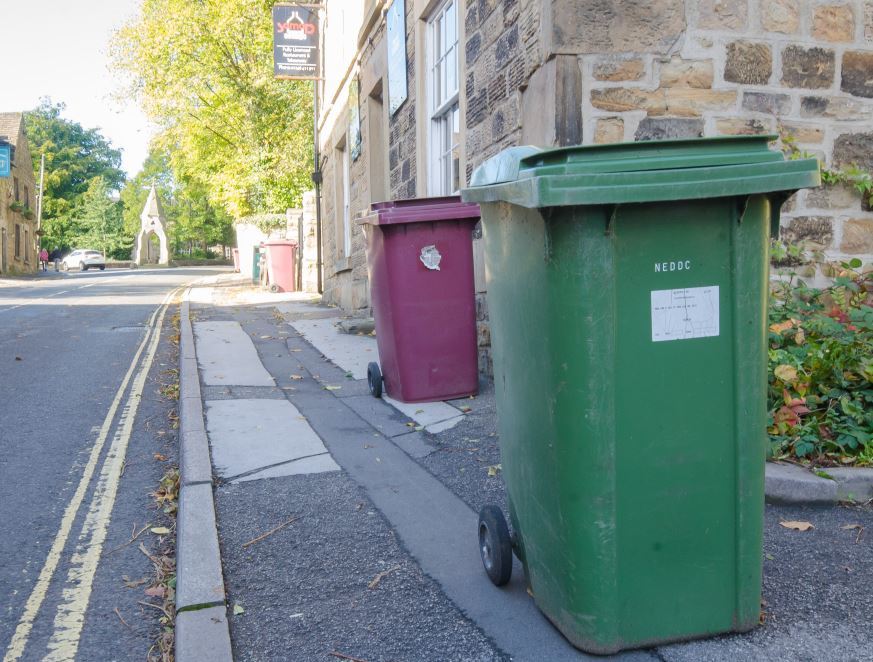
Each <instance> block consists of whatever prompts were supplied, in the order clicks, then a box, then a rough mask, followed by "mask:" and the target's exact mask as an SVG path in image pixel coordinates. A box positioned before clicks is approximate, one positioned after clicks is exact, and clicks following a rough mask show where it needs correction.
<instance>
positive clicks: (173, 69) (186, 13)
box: [112, 0, 312, 218]
mask: <svg viewBox="0 0 873 662" xmlns="http://www.w3.org/2000/svg"><path fill="white" fill-rule="evenodd" d="M272 4H273V3H272V0H269V1H267V0H202V1H200V2H190V1H189V0H143V3H142V7H141V10H140V12H139V15H137V16H135V17H134V18H133V19H132V20H131V21H130V23H128V24H127V25H126V26H124V27H123V28H121V29H120V30H119V31H118V32H117V33H116V35H115V38H114V41H113V47H112V52H113V60H114V63H115V67H116V68H117V69H118V70H120V71H122V72H125V73H127V74H128V75H129V80H130V86H131V90H130V92H131V93H132V94H133V95H134V96H135V97H136V98H138V99H139V100H140V102H141V104H142V106H143V108H144V110H145V112H146V114H147V115H148V116H149V117H150V118H151V119H152V120H153V121H154V122H156V123H157V124H158V126H159V127H161V129H162V131H161V135H160V137H159V147H160V148H161V149H163V150H164V151H165V152H166V153H167V154H168V156H169V162H170V165H171V167H172V170H173V173H174V175H175V177H176V180H177V181H184V182H187V183H189V184H190V185H191V187H192V190H193V189H194V187H195V186H200V187H202V189H203V190H204V191H205V192H206V193H207V194H208V197H209V200H210V201H211V202H213V203H214V204H216V205H219V206H221V207H223V208H224V209H225V210H226V211H227V212H228V213H229V214H231V215H232V216H234V217H237V218H238V217H240V216H246V215H249V214H252V213H258V212H281V211H284V209H285V208H287V207H293V206H297V205H299V204H300V201H301V197H302V194H303V191H305V190H306V189H307V188H308V187H309V185H310V184H309V173H310V172H311V170H312V165H311V159H312V149H311V127H312V101H311V84H310V83H308V82H302V81H277V80H275V79H274V78H273V65H272V27H271V16H270V11H271V6H272ZM200 211H204V210H202V209H201V210H200Z"/></svg>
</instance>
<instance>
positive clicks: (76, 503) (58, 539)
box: [0, 290, 176, 662]
mask: <svg viewBox="0 0 873 662" xmlns="http://www.w3.org/2000/svg"><path fill="white" fill-rule="evenodd" d="M175 291H176V290H174V292H171V293H170V294H168V295H167V297H166V298H165V299H164V303H162V304H161V305H160V306H159V307H158V308H156V309H155V311H154V312H153V313H152V314H151V317H150V318H149V323H148V330H147V332H146V335H145V337H144V338H143V340H142V342H141V343H140V345H139V347H138V348H137V350H136V354H134V357H133V360H132V361H131V363H130V368H128V370H127V374H125V376H124V379H123V380H122V382H121V386H119V388H118V391H117V392H116V393H115V398H113V400H112V404H111V405H110V407H109V411H108V412H107V414H106V418H105V419H104V420H103V425H102V426H101V427H100V434H99V435H98V437H97V440H96V441H95V442H94V446H93V447H92V449H91V454H90V455H89V457H88V462H87V464H86V465H85V470H84V472H83V473H82V478H81V479H80V480H79V485H78V487H77V488H76V492H75V493H74V494H73V498H72V499H71V500H70V502H69V503H68V504H67V507H66V509H65V510H64V516H63V518H62V519H61V524H60V527H59V528H58V533H57V535H56V536H55V539H54V541H53V542H52V546H51V549H50V550H49V553H48V555H47V556H46V560H45V563H44V564H43V567H42V570H40V573H39V577H38V578H37V580H36V584H35V585H34V587H33V590H32V591H31V593H30V596H29V597H28V599H27V603H26V604H25V606H24V613H23V614H22V616H21V619H20V620H19V622H18V626H17V627H16V628H15V634H14V635H13V637H12V641H10V642H9V646H8V648H7V649H6V654H5V655H4V656H3V662H12V661H13V660H17V659H19V658H20V657H21V656H22V654H23V653H24V649H25V647H26V646H27V641H28V638H29V637H30V631H31V629H32V628H33V622H34V620H35V619H36V616H37V613H38V612H39V609H40V607H41V606H42V603H43V601H44V600H45V596H46V593H47V591H48V587H49V584H50V583H51V580H52V577H53V576H54V573H55V570H56V569H57V567H58V563H59V562H60V560H61V554H62V552H63V550H64V547H65V546H66V544H67V539H68V538H69V536H70V530H71V529H72V527H73V522H74V521H75V519H76V514H77V513H78V512H79V508H80V506H81V505H82V501H83V500H84V498H85V492H86V491H87V489H88V485H89V484H90V482H91V478H92V477H93V476H94V470H95V468H96V467H97V461H98V460H99V459H100V453H101V452H102V451H103V446H104V445H105V443H106V438H107V437H108V436H109V430H110V428H111V427H112V421H113V419H114V418H115V414H116V412H117V411H118V406H119V405H120V404H121V399H122V397H124V392H125V391H126V390H127V386H128V383H129V382H130V379H131V377H132V375H133V373H134V370H135V369H136V366H137V364H138V363H139V359H140V356H141V355H142V353H143V350H144V349H145V347H146V345H148V343H149V340H150V338H151V337H152V336H153V332H154V326H153V323H154V321H155V319H156V318H157V316H158V312H159V311H160V310H161V309H162V308H164V306H165V304H166V302H167V301H169V300H170V297H171V296H172V295H173V294H174V293H175ZM0 312H5V311H0Z"/></svg>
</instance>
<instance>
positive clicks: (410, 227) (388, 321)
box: [358, 196, 479, 402]
mask: <svg viewBox="0 0 873 662" xmlns="http://www.w3.org/2000/svg"><path fill="white" fill-rule="evenodd" d="M478 221H479V206H478V205H476V204H470V203H464V202H461V200H460V198H459V197H456V196H451V197H442V198H419V199H415V200H397V201H393V202H380V203H376V204H374V205H372V207H371V213H370V215H369V216H366V217H364V218H362V219H360V220H359V221H358V223H359V224H361V225H362V226H363V229H364V232H365V234H366V237H367V266H368V269H369V276H370V294H371V299H372V305H373V316H374V317H375V321H376V341H377V344H378V348H379V360H380V363H381V365H380V363H375V362H373V363H370V365H369V366H368V369H367V381H368V384H369V387H370V392H371V393H372V394H373V395H374V396H375V397H380V396H381V395H382V389H383V385H384V389H385V391H386V392H387V394H388V395H389V396H391V397H392V398H394V399H396V400H401V401H403V402H428V401H433V400H449V399H452V398H460V397H464V396H468V395H473V394H475V393H476V392H477V391H478V388H479V370H478V361H477V359H478V357H477V350H476V302H475V286H474V283H473V240H472V236H471V235H472V230H473V226H474V225H475V224H476V223H477V222H478Z"/></svg>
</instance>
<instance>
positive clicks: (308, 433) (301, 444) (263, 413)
mask: <svg viewBox="0 0 873 662" xmlns="http://www.w3.org/2000/svg"><path fill="white" fill-rule="evenodd" d="M206 430H207V432H208V434H209V440H210V443H211V445H212V461H213V466H214V467H215V472H216V474H218V475H219V476H221V477H222V478H227V479H232V478H235V477H240V476H241V474H249V473H251V472H253V471H256V470H259V469H265V468H268V467H269V468H271V469H272V468H275V469H274V470H272V471H271V472H270V475H273V476H286V475H292V474H300V473H309V472H308V471H307V470H306V469H307V468H312V469H313V470H320V471H325V470H334V469H332V468H331V469H325V468H323V467H324V466H326V465H324V464H319V463H312V464H307V463H300V462H299V460H301V459H302V458H306V457H313V456H318V455H322V454H324V453H326V452H327V449H326V448H325V447H324V444H323V443H322V442H321V439H319V437H318V435H317V434H315V431H314V430H313V429H312V428H311V427H310V425H309V423H308V422H307V421H306V419H305V418H304V417H303V416H302V415H301V414H300V412H299V411H298V409H297V408H296V407H295V406H294V405H293V404H291V403H290V402H288V401H287V400H251V399H241V400H210V401H208V402H207V403H206ZM292 460H298V462H292ZM280 465H281V466H280Z"/></svg>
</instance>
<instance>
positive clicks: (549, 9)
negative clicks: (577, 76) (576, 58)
mask: <svg viewBox="0 0 873 662" xmlns="http://www.w3.org/2000/svg"><path fill="white" fill-rule="evenodd" d="M742 1H743V2H745V0H742ZM544 2H545V4H546V11H545V14H546V20H547V24H546V25H545V26H544V27H545V28H546V35H545V38H546V50H547V52H550V53H568V54H574V55H575V54H585V53H630V52H637V53H639V52H646V53H656V54H664V53H667V52H668V51H669V49H670V48H671V47H672V46H673V45H674V44H675V43H676V41H677V40H678V39H679V38H680V37H681V36H682V32H683V31H684V30H685V3H684V2H683V0H648V1H647V2H640V1H639V0H612V1H610V2H606V1H604V0H544ZM530 4H532V5H533V4H537V3H534V2H531V3H530ZM592 26H596V29H592Z"/></svg>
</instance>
